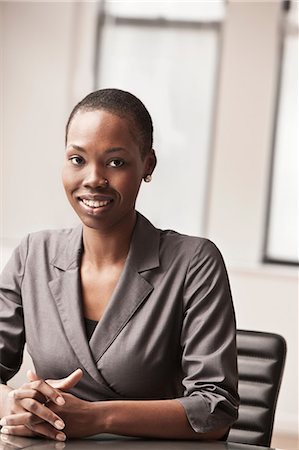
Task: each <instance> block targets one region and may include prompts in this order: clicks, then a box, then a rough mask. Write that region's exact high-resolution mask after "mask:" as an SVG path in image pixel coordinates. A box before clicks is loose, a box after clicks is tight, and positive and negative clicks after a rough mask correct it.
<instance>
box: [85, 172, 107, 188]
mask: <svg viewBox="0 0 299 450" xmlns="http://www.w3.org/2000/svg"><path fill="white" fill-rule="evenodd" d="M84 186H85V187H90V188H93V189H95V188H97V187H101V188H104V187H106V186H108V180H107V178H106V177H105V174H104V173H103V171H102V170H99V169H98V168H97V167H91V168H89V170H88V171H87V172H86V175H85V178H84Z"/></svg>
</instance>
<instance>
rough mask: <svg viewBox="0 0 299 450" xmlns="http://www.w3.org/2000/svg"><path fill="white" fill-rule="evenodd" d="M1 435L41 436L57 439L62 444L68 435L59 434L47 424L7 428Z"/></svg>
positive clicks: (3, 429)
mask: <svg viewBox="0 0 299 450" xmlns="http://www.w3.org/2000/svg"><path fill="white" fill-rule="evenodd" d="M1 433H3V434H5V435H14V436H36V435H40V436H43V437H47V438H49V439H55V440H57V441H60V442H63V441H65V440H66V435H65V434H64V433H62V432H61V431H60V432H57V430H55V429H54V428H52V427H50V426H49V425H47V424H45V423H42V424H36V425H32V426H31V427H30V428H28V427H26V426H6V427H4V428H2V430H1Z"/></svg>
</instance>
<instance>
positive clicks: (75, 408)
mask: <svg viewBox="0 0 299 450" xmlns="http://www.w3.org/2000/svg"><path fill="white" fill-rule="evenodd" d="M61 395H62V396H63V398H64V400H65V404H64V405H62V406H59V405H56V404H55V403H53V402H49V403H47V407H48V408H49V409H51V410H52V411H53V412H54V413H55V414H57V415H58V416H59V417H60V418H61V419H62V420H63V422H64V424H65V428H64V429H63V433H64V434H65V435H66V436H67V437H72V438H76V437H77V438H79V437H84V436H89V435H91V434H96V433H97V432H96V431H95V430H93V429H92V428H93V420H92V417H91V414H92V402H87V401H85V400H81V399H79V398H78V397H75V396H74V395H72V394H68V393H61ZM6 422H7V424H6V426H5V428H6V429H7V432H8V433H9V434H12V435H20V434H22V435H27V436H28V435H29V434H28V432H26V433H24V430H23V428H24V417H23V414H21V413H20V414H18V413H17V414H13V415H11V416H7V417H6Z"/></svg>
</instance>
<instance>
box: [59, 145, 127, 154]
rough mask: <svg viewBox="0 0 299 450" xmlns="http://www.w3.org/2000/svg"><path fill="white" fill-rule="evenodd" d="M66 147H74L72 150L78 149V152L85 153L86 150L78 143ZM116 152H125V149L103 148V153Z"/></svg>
mask: <svg viewBox="0 0 299 450" xmlns="http://www.w3.org/2000/svg"><path fill="white" fill-rule="evenodd" d="M66 149H67V150H70V149H74V150H78V151H79V152H83V153H86V150H85V149H84V147H81V146H80V145H76V144H69V145H68V146H67V148H66ZM117 152H127V150H126V149H125V148H123V147H111V148H107V150H105V153H117Z"/></svg>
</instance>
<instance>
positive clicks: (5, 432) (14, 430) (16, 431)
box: [1, 425, 36, 439]
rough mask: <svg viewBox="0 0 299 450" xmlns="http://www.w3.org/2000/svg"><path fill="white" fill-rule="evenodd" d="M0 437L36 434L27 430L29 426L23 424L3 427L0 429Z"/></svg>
mask: <svg viewBox="0 0 299 450" xmlns="http://www.w3.org/2000/svg"><path fill="white" fill-rule="evenodd" d="M1 433H2V434H1V439H3V438H4V439H5V437H6V436H12V435H14V436H24V437H33V436H36V434H35V433H34V432H33V431H32V430H29V428H27V427H25V426H24V425H21V426H16V427H3V428H2V429H1Z"/></svg>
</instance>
